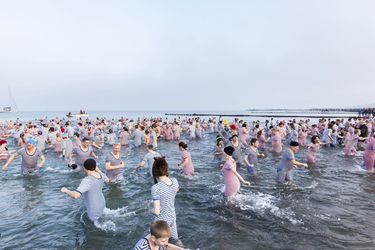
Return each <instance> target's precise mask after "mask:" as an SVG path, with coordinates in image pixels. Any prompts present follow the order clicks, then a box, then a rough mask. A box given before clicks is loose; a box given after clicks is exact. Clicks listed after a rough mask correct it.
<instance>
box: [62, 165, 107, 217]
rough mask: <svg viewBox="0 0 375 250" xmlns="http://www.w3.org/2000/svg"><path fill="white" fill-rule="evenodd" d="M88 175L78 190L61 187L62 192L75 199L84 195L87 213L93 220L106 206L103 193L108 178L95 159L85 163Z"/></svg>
mask: <svg viewBox="0 0 375 250" xmlns="http://www.w3.org/2000/svg"><path fill="white" fill-rule="evenodd" d="M83 166H84V169H85V172H86V175H87V176H86V177H85V178H83V179H82V181H81V184H80V185H79V186H78V188H77V189H76V190H69V189H67V188H66V187H63V188H61V192H63V193H65V194H67V195H69V196H70V197H72V198H74V199H78V198H80V197H81V196H82V195H83V197H84V202H85V207H86V210H87V215H88V217H89V219H90V220H91V221H96V220H98V219H99V218H100V217H101V216H102V215H103V211H104V208H105V199H104V195H103V191H102V189H103V185H104V181H105V180H108V179H106V177H105V176H104V175H103V173H101V172H100V171H98V170H97V167H96V161H95V160H94V159H87V160H86V161H85V162H84V163H83Z"/></svg>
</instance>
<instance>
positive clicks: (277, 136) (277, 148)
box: [271, 128, 283, 154]
mask: <svg viewBox="0 0 375 250" xmlns="http://www.w3.org/2000/svg"><path fill="white" fill-rule="evenodd" d="M271 144H272V151H273V152H275V153H278V154H280V153H281V152H282V151H283V144H282V142H281V133H280V131H279V129H278V128H273V129H272V130H271Z"/></svg>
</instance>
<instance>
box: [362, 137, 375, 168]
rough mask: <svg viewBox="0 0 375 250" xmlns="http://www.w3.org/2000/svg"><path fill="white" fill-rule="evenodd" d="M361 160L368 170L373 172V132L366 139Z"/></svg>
mask: <svg viewBox="0 0 375 250" xmlns="http://www.w3.org/2000/svg"><path fill="white" fill-rule="evenodd" d="M363 162H364V165H365V167H366V169H367V171H368V172H374V167H375V134H374V135H373V136H372V137H370V138H369V139H368V140H367V143H366V146H365V152H364V154H363Z"/></svg>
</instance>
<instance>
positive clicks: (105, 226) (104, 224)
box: [94, 220, 116, 232]
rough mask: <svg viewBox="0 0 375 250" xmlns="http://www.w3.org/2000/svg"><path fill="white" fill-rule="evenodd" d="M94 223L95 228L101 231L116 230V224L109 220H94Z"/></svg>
mask: <svg viewBox="0 0 375 250" xmlns="http://www.w3.org/2000/svg"><path fill="white" fill-rule="evenodd" d="M94 225H95V227H97V228H99V229H101V230H103V231H106V232H109V231H112V232H116V224H115V223H114V222H113V221H111V220H107V221H94Z"/></svg>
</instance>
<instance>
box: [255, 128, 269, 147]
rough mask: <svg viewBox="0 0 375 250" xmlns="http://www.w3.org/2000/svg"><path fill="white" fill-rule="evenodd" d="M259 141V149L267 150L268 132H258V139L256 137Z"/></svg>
mask: <svg viewBox="0 0 375 250" xmlns="http://www.w3.org/2000/svg"><path fill="white" fill-rule="evenodd" d="M256 138H257V139H258V141H259V147H258V148H259V149H260V150H264V149H265V148H266V142H267V139H266V132H265V131H264V129H261V130H259V131H258V134H257V137H256Z"/></svg>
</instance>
